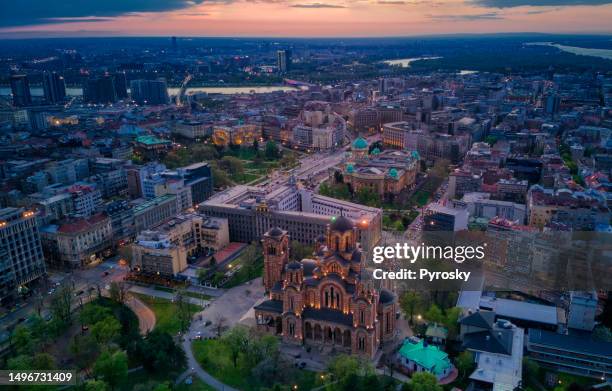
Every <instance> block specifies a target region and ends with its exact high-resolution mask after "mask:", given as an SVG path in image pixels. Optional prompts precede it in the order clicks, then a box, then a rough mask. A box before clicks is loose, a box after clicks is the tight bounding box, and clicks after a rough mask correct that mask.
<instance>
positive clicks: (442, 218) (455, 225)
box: [423, 204, 469, 232]
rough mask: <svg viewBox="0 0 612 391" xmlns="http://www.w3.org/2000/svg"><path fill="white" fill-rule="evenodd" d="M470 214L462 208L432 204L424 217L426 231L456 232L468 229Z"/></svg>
mask: <svg viewBox="0 0 612 391" xmlns="http://www.w3.org/2000/svg"><path fill="white" fill-rule="evenodd" d="M468 217H469V213H468V210H467V208H463V207H461V206H457V207H455V206H452V205H448V206H447V205H443V204H430V205H429V207H428V208H427V210H425V212H424V215H423V230H424V231H443V232H456V231H461V230H465V229H467V223H468Z"/></svg>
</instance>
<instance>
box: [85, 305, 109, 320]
mask: <svg viewBox="0 0 612 391" xmlns="http://www.w3.org/2000/svg"><path fill="white" fill-rule="evenodd" d="M112 315H113V313H112V312H111V310H110V308H108V307H103V306H101V305H98V304H94V303H90V304H87V305H85V306H84V307H83V309H82V310H81V313H80V314H79V320H80V321H81V323H83V324H95V323H98V322H99V321H101V320H104V319H106V318H108V317H111V316H112Z"/></svg>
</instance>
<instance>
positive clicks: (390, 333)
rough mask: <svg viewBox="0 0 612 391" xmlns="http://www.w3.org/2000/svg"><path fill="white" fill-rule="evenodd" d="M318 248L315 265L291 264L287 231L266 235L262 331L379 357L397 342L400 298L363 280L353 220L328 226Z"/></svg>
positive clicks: (260, 309) (287, 340)
mask: <svg viewBox="0 0 612 391" xmlns="http://www.w3.org/2000/svg"><path fill="white" fill-rule="evenodd" d="M315 246H316V247H315V257H314V259H303V260H301V261H299V262H297V261H292V262H290V261H289V251H290V250H289V235H288V233H287V231H283V230H281V229H280V228H278V227H275V228H272V229H271V230H269V231H268V232H267V233H266V234H265V235H264V237H263V249H264V250H263V251H264V277H263V280H264V287H265V288H266V290H267V291H268V293H269V300H266V301H264V302H262V303H261V304H259V305H257V306H255V308H254V309H255V318H256V321H257V327H258V328H260V329H261V330H264V331H267V332H269V333H273V334H276V335H280V336H282V339H283V341H284V342H285V343H288V344H298V345H302V344H304V345H310V346H317V345H324V346H333V347H334V348H335V349H336V350H338V351H343V352H346V353H351V354H358V355H362V356H366V357H370V358H371V357H374V355H375V354H376V352H377V351H378V349H379V348H380V345H381V343H382V342H385V341H390V340H392V339H393V338H394V337H395V334H396V324H395V311H396V306H397V305H396V297H395V295H394V294H393V293H391V292H390V291H388V290H385V289H382V290H378V289H376V288H374V286H373V285H372V282H371V281H369V280H365V279H362V272H363V271H364V261H363V256H362V251H361V247H360V245H359V243H358V242H357V228H356V227H355V226H354V224H353V222H352V221H351V220H349V219H348V218H346V217H339V218H337V219H336V220H335V221H334V222H333V223H332V224H329V225H327V229H326V232H325V235H324V236H322V237H321V238H319V239H318V241H317V243H316V244H315Z"/></svg>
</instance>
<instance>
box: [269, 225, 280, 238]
mask: <svg viewBox="0 0 612 391" xmlns="http://www.w3.org/2000/svg"><path fill="white" fill-rule="evenodd" d="M268 235H270V236H273V237H275V238H276V237H279V236H283V230H282V229H280V228H279V227H274V228H272V229H271V230H269V231H268Z"/></svg>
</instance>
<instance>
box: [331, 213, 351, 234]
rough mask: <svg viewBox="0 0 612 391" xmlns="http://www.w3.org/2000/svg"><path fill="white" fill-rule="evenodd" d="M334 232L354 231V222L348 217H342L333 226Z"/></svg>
mask: <svg viewBox="0 0 612 391" xmlns="http://www.w3.org/2000/svg"><path fill="white" fill-rule="evenodd" d="M331 229H332V231H339V232H346V231H350V230H352V229H353V222H352V221H351V220H349V219H348V218H347V217H344V216H340V217H338V218H336V220H334V222H333V223H332V224H331Z"/></svg>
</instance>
